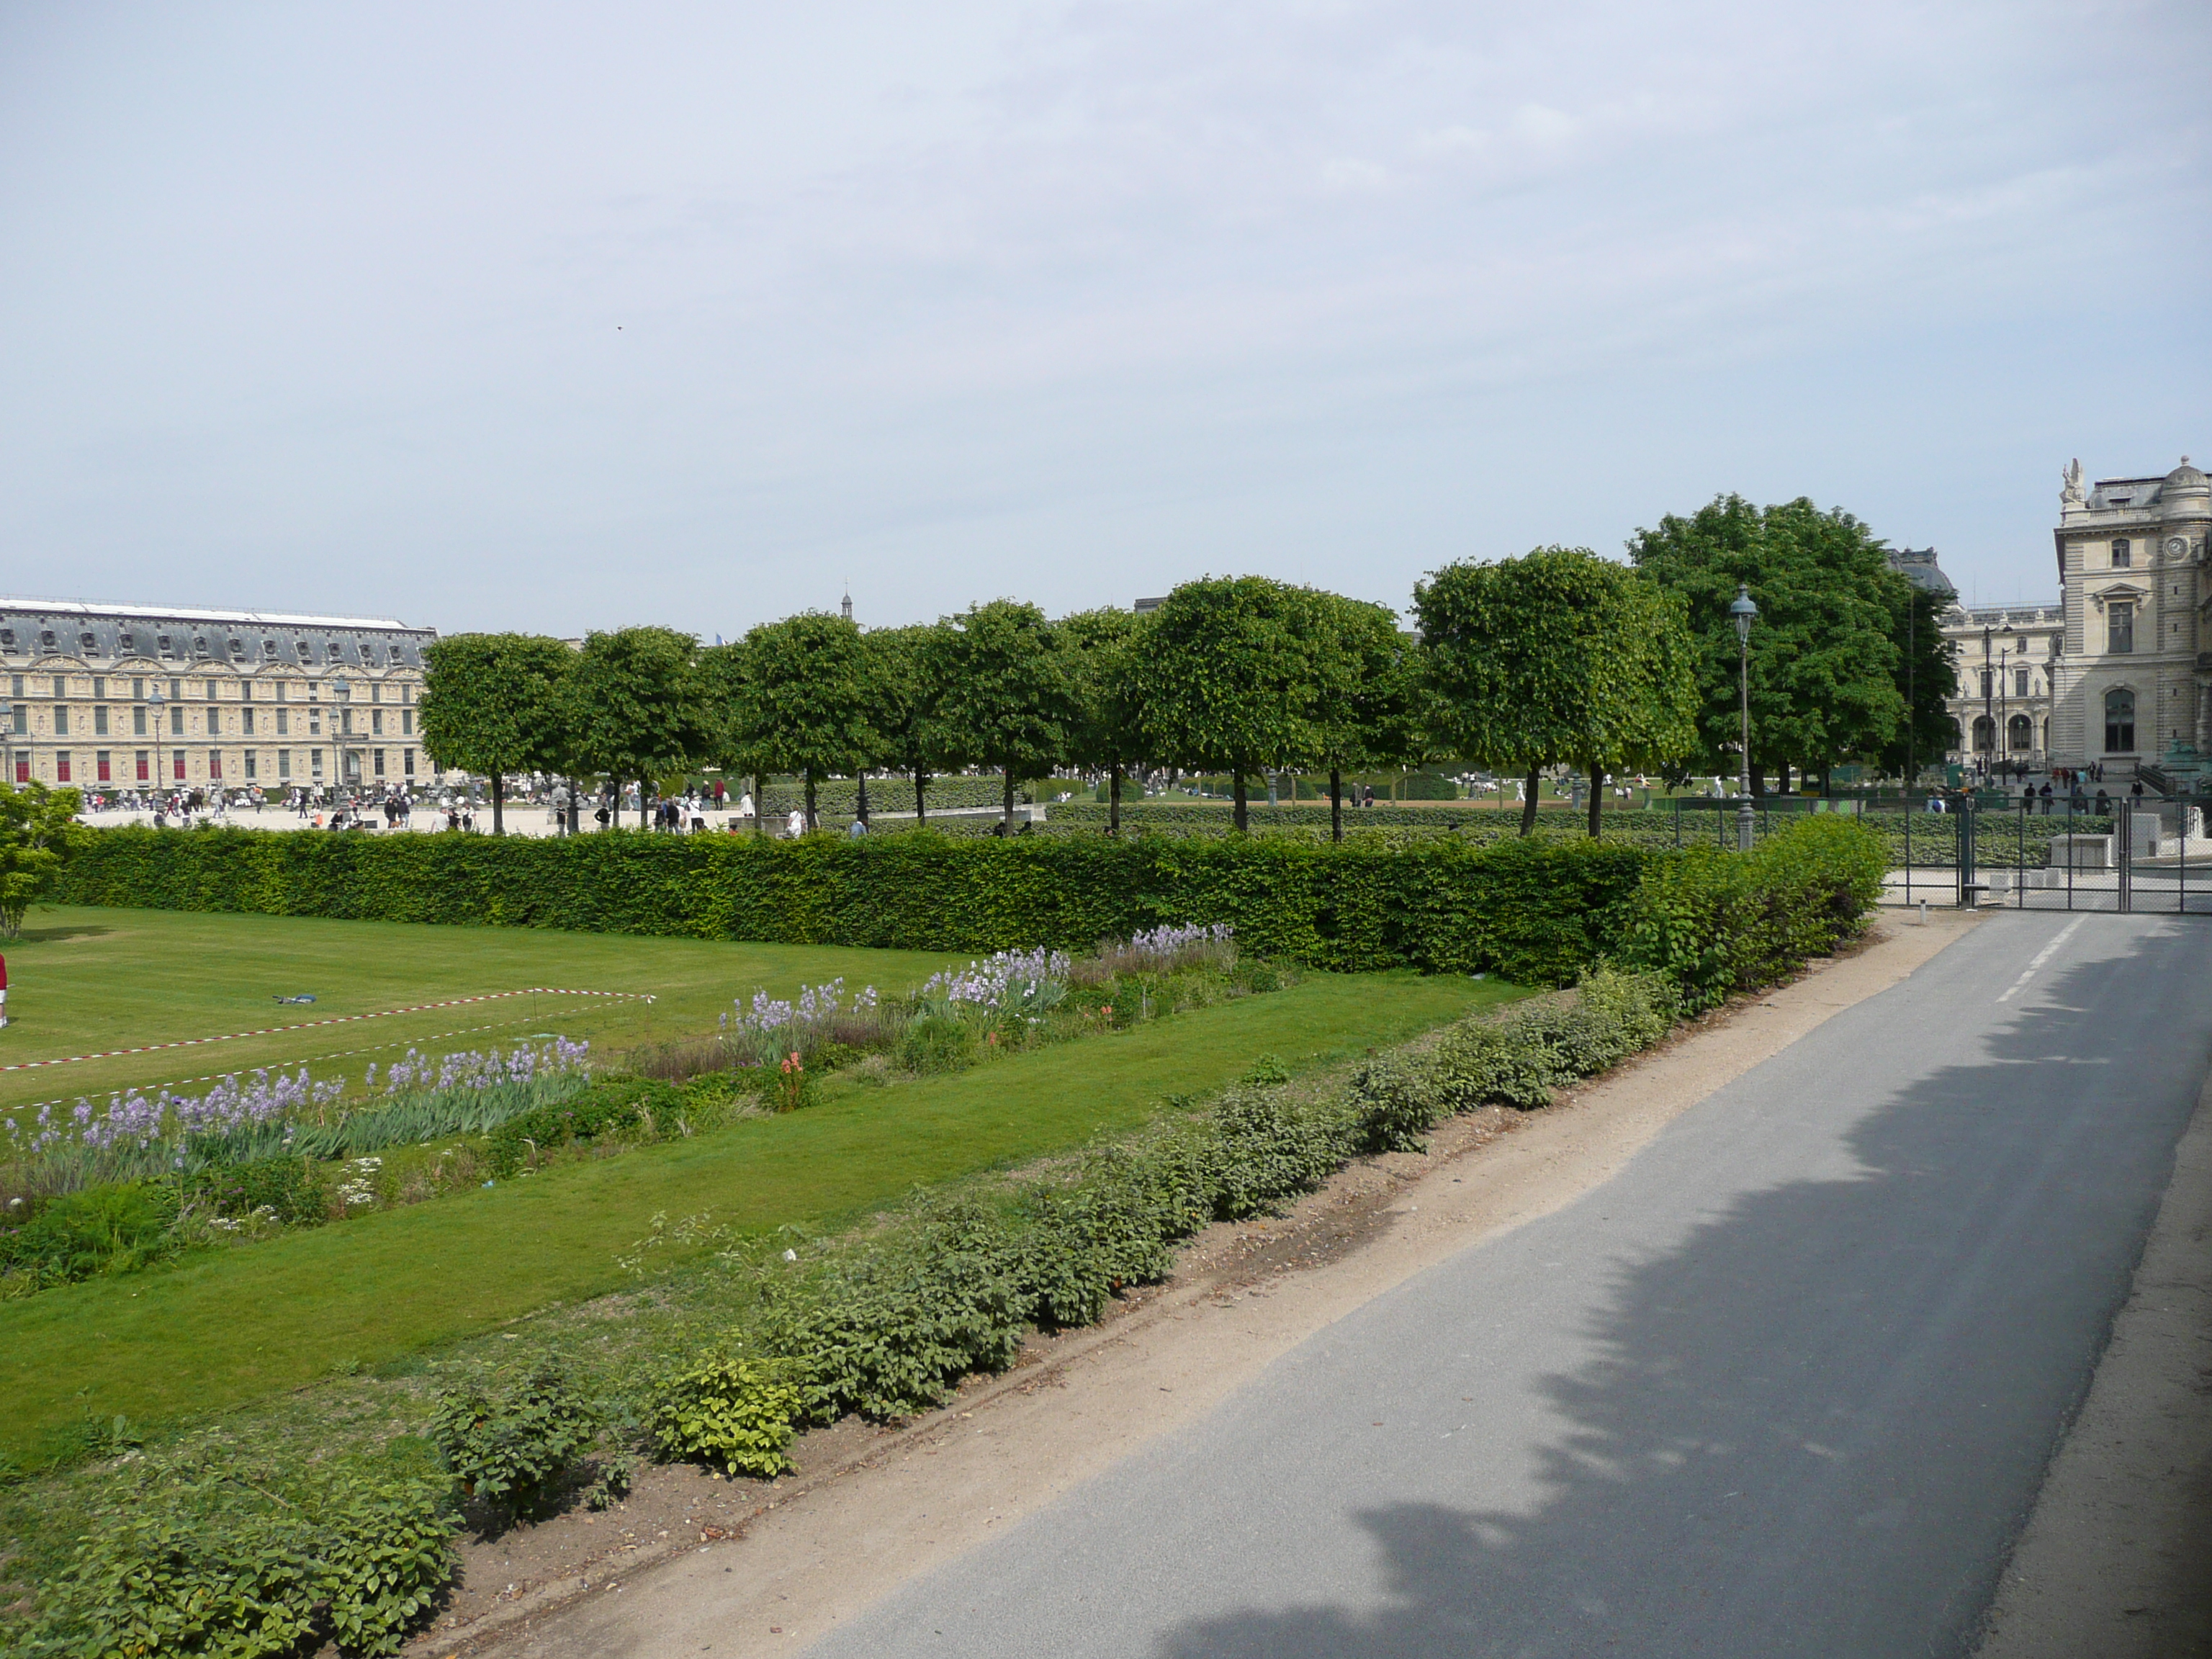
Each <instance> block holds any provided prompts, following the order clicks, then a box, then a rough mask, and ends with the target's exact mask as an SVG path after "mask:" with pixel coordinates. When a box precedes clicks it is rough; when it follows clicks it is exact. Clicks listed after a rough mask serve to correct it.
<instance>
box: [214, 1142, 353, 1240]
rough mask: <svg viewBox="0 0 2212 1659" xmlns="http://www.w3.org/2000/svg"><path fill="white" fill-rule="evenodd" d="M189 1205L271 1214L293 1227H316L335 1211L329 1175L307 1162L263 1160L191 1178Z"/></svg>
mask: <svg viewBox="0 0 2212 1659" xmlns="http://www.w3.org/2000/svg"><path fill="white" fill-rule="evenodd" d="M182 1190H183V1196H184V1202H185V1204H187V1205H191V1206H202V1207H204V1208H206V1209H209V1210H211V1211H213V1212H215V1213H216V1215H219V1216H230V1217H236V1216H245V1215H251V1214H252V1213H254V1212H256V1211H263V1212H266V1213H267V1214H268V1216H269V1218H270V1220H272V1221H277V1222H281V1223H283V1225H285V1226H288V1227H313V1226H315V1225H319V1223H320V1222H322V1221H323V1220H324V1219H325V1218H326V1217H327V1215H328V1213H329V1211H330V1194H329V1191H328V1190H327V1188H325V1184H324V1181H323V1174H322V1172H321V1171H320V1170H317V1169H316V1167H315V1166H314V1164H313V1162H311V1161H310V1160H309V1159H307V1158H257V1159H256V1160H255V1161H254V1162H252V1163H251V1164H237V1165H235V1166H234V1167H231V1168H228V1169H224V1168H220V1167H218V1168H216V1169H209V1170H199V1171H197V1173H195V1174H193V1175H191V1176H187V1177H186V1178H185V1182H184V1183H183V1189H182Z"/></svg>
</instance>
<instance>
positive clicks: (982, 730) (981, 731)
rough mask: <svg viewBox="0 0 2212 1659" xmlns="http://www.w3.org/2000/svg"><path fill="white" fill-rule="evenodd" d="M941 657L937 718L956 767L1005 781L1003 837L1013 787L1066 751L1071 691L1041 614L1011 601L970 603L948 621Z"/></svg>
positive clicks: (1045, 768)
mask: <svg viewBox="0 0 2212 1659" xmlns="http://www.w3.org/2000/svg"><path fill="white" fill-rule="evenodd" d="M944 626H945V629H946V630H947V633H946V636H945V641H944V652H943V656H942V658H941V659H940V660H941V662H942V665H943V678H942V680H941V681H940V684H939V729H940V730H941V731H942V732H943V733H944V738H945V751H946V752H947V753H948V754H949V755H951V757H953V758H954V759H955V760H956V761H957V762H958V763H962V764H964V765H971V766H993V767H996V768H998V769H999V770H1000V772H1001V773H1003V774H1004V775H1005V777H1006V808H1005V816H1004V817H1003V818H1002V819H1001V820H1000V822H1001V823H1002V824H1003V826H1004V828H1005V829H1006V831H1007V833H1009V834H1011V833H1012V829H1013V825H1014V788H1015V786H1016V784H1017V783H1018V782H1019V781H1021V780H1022V779H1024V778H1041V777H1043V776H1045V775H1048V773H1049V772H1050V771H1051V770H1052V769H1053V767H1054V765H1055V764H1057V763H1058V762H1059V760H1060V756H1061V755H1062V754H1063V753H1065V752H1066V748H1067V731H1068V726H1069V725H1070V723H1071V720H1072V719H1073V714H1074V708H1073V703H1074V688H1073V685H1072V684H1071V683H1070V680H1069V676H1068V665H1067V659H1066V655H1065V654H1064V653H1062V652H1061V650H1060V641H1059V637H1058V635H1056V634H1055V633H1054V630H1053V628H1052V625H1051V623H1048V622H1047V621H1046V620H1045V616H1044V612H1043V611H1040V610H1038V609H1037V608H1036V606H1035V605H1024V604H1022V603H1020V602H1019V601H1018V600H1014V599H994V600H992V601H991V603H990V604H988V605H970V606H969V608H968V609H967V610H966V611H963V613H962V614H960V615H959V616H957V617H946V618H945V623H944Z"/></svg>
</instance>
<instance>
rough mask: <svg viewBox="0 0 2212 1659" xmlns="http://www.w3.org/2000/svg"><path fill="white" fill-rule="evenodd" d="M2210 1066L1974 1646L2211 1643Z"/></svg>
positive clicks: (2021, 1656)
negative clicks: (2129, 1278)
mask: <svg viewBox="0 0 2212 1659" xmlns="http://www.w3.org/2000/svg"><path fill="white" fill-rule="evenodd" d="M2208 1246H2212V1079H2207V1080H2206V1085H2205V1090H2204V1092H2203V1094H2202V1095H2200V1096H2199V1097H2197V1115H2196V1116H2195V1117H2194V1118H2193V1119H2192V1120H2191V1122H2190V1127H2189V1131H2188V1133H2186V1134H2185V1135H2184V1136H2183V1137H2182V1139H2181V1144H2180V1146H2179V1147H2177V1148H2176V1149H2175V1152H2174V1160H2173V1178H2172V1182H2171V1184H2169V1186H2168V1187H2167V1188H2166V1198H2165V1200H2164V1201H2163V1202H2162V1203H2161V1204H2160V1206H2159V1212H2158V1219H2157V1221H2156V1222H2155V1223H2154V1224H2153V1225H2152V1228H2151V1233H2150V1237H2149V1239H2148V1241H2147V1242H2146V1243H2145V1244H2144V1247H2143V1257H2142V1264H2141V1265H2140V1266H2139V1267H2137V1268H2136V1277H2135V1284H2134V1288H2133V1289H2132V1291H2130V1295H2129V1297H2128V1301H2127V1304H2126V1305H2125V1306H2124V1307H2123V1308H2122V1309H2121V1310H2120V1313H2119V1316H2118V1318H2117V1319H2116V1320H2114V1321H2113V1322H2112V1342H2111V1344H2110V1346H2107V1347H2106V1350H2105V1356H2104V1358H2102V1359H2101V1360H2100V1361H2099V1362H2098V1365H2097V1375H2096V1379H2095V1381H2094V1382H2093V1383H2091V1384H2090V1388H2089V1395H2088V1398H2087V1400H2086V1401H2084V1402H2083V1404H2082V1407H2081V1414H2080V1415H2079V1416H2078V1417H2076V1418H2075V1421H2074V1426H2073V1428H2072V1430H2071V1431H2069V1433H2068V1435H2067V1437H2066V1439H2065V1441H2064V1442H2063V1443H2062V1444H2061V1446H2060V1447H2059V1449H2058V1455H2057V1456H2056V1457H2055V1458H2053V1459H2052V1460H2051V1472H2050V1474H2048V1475H2046V1476H2045V1480H2044V1486H2043V1491H2042V1492H2041V1494H2040V1495H2039V1497H2038V1498H2037V1499H2036V1504H2035V1509H2034V1511H2033V1514H2032V1515H2031V1516H2029V1518H2028V1523H2027V1528H2026V1530H2025V1531H2024V1532H2023V1533H2022V1534H2021V1540H2020V1543H2019V1544H2018V1546H2017V1547H2015V1549H2014V1551H2013V1557H2012V1559H2011V1560H2010V1561H2009V1562H2008V1563H2007V1564H2006V1566H2005V1572H2004V1577H2003V1579H2002V1582H2001V1583H2000V1584H1999V1586H1998V1589H1997V1596H1996V1602H1995V1603H1994V1604H1993V1605H1992V1607H1990V1612H1989V1615H1988V1618H1987V1620H1986V1621H1985V1631H1986V1635H1985V1637H1984V1641H1983V1644H1982V1645H1981V1647H1980V1648H1979V1649H1978V1650H1977V1652H1978V1656H1979V1659H2183V1656H2190V1655H2202V1654H2212V1554H2208V1553H2207V1550H2206V1545H2207V1543H2208V1542H2212V1400H2208V1398H2207V1396H2208V1395H2212V1249H2208Z"/></svg>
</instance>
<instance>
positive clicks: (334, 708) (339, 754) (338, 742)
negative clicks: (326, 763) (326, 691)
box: [331, 674, 353, 815]
mask: <svg viewBox="0 0 2212 1659" xmlns="http://www.w3.org/2000/svg"><path fill="white" fill-rule="evenodd" d="M352 690H353V688H352V687H351V686H350V685H349V684H347V683H346V677H345V676H344V675H343V674H340V675H338V676H337V677H336V678H334V679H332V680H331V757H333V758H334V759H335V760H336V762H337V764H336V765H334V766H333V767H331V799H332V800H333V801H334V802H336V803H337V805H335V806H334V807H333V808H332V811H333V815H335V814H336V813H337V812H339V811H343V810H344V803H345V799H346V791H345V757H346V751H345V739H344V738H342V737H340V736H339V735H338V733H339V732H340V730H341V729H342V725H343V716H342V715H341V714H339V713H338V705H339V704H340V703H343V702H345V701H346V698H347V697H348V696H349V695H350V694H351V692H352Z"/></svg>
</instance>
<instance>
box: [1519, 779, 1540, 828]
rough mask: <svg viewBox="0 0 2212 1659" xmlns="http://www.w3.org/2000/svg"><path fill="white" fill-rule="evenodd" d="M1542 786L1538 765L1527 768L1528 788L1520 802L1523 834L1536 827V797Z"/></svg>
mask: <svg viewBox="0 0 2212 1659" xmlns="http://www.w3.org/2000/svg"><path fill="white" fill-rule="evenodd" d="M1543 787H1544V773H1543V769H1542V768H1541V767H1535V766H1532V767H1530V768H1529V769H1528V793H1527V795H1526V796H1525V797H1524V798H1523V799H1522V802H1521V833H1522V835H1524V836H1526V835H1528V834H1529V833H1531V832H1532V831H1533V830H1534V829H1535V828H1536V797H1537V795H1538V794H1540V793H1541V792H1542V790H1543Z"/></svg>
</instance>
